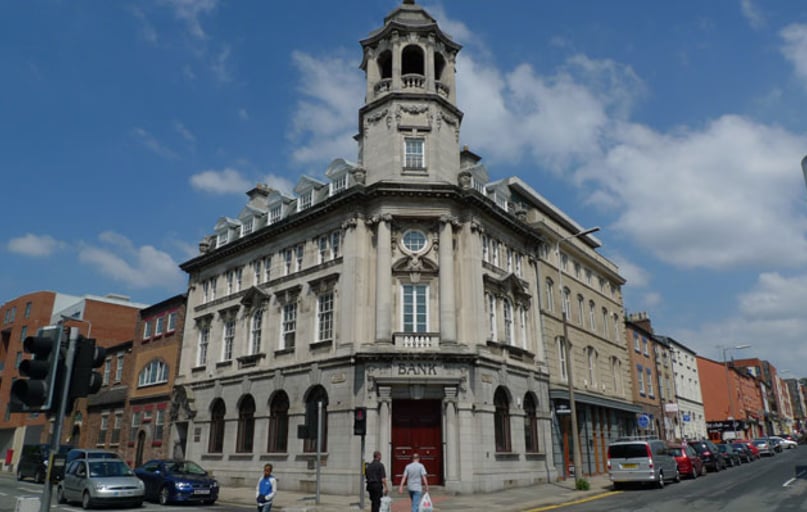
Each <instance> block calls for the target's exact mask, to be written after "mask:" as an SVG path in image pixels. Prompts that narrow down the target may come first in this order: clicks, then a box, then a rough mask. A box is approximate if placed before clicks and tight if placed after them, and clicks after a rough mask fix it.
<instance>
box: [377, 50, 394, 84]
mask: <svg viewBox="0 0 807 512" xmlns="http://www.w3.org/2000/svg"><path fill="white" fill-rule="evenodd" d="M376 62H377V63H378V72H379V73H380V74H381V78H382V79H384V78H392V52H390V51H389V50H386V51H383V52H381V54H380V55H379V56H378V59H377V61H376Z"/></svg>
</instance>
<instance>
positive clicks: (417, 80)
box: [401, 73, 426, 89]
mask: <svg viewBox="0 0 807 512" xmlns="http://www.w3.org/2000/svg"><path fill="white" fill-rule="evenodd" d="M401 80H402V81H403V88H404V89H413V88H417V89H423V85H424V84H425V83H426V77H425V76H423V75H419V74H417V73H409V74H406V75H403V76H402V77H401Z"/></svg>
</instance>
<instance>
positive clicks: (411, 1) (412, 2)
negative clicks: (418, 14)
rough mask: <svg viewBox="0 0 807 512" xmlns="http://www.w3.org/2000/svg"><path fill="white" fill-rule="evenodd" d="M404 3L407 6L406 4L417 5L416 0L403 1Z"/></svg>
mask: <svg viewBox="0 0 807 512" xmlns="http://www.w3.org/2000/svg"><path fill="white" fill-rule="evenodd" d="M403 3H404V5H406V4H409V5H415V0H403Z"/></svg>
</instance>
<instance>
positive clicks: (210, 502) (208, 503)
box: [202, 500, 216, 505]
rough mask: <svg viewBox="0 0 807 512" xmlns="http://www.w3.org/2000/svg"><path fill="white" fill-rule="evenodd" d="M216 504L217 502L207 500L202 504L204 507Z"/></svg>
mask: <svg viewBox="0 0 807 512" xmlns="http://www.w3.org/2000/svg"><path fill="white" fill-rule="evenodd" d="M214 503H216V500H205V501H203V502H202V505H212V504H214Z"/></svg>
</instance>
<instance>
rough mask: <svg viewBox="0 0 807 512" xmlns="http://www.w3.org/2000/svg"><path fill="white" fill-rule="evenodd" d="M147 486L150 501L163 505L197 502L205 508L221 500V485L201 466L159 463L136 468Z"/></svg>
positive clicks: (147, 495)
mask: <svg viewBox="0 0 807 512" xmlns="http://www.w3.org/2000/svg"><path fill="white" fill-rule="evenodd" d="M135 475H137V477H138V478H140V479H141V480H142V481H143V483H144V484H145V486H146V499H147V500H152V501H159V502H160V504H161V505H167V504H169V503H173V502H182V503H189V502H197V503H202V504H204V505H210V504H212V503H215V502H216V500H217V499H219V483H218V482H217V481H216V479H215V478H213V477H212V476H211V475H210V474H209V473H208V472H207V471H205V470H204V469H203V468H202V467H201V466H199V465H198V464H197V463H195V462H192V461H189V460H170V459H155V460H150V461H148V462H146V463H145V464H143V465H142V466H140V467H137V468H135Z"/></svg>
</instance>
